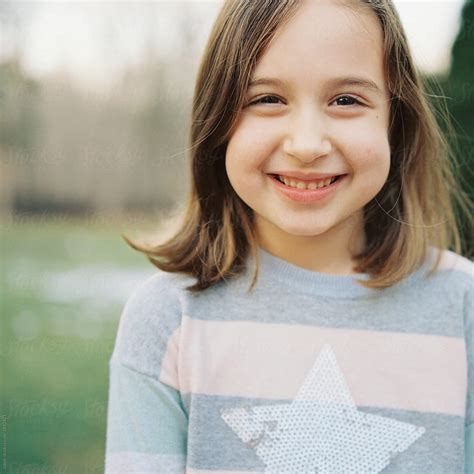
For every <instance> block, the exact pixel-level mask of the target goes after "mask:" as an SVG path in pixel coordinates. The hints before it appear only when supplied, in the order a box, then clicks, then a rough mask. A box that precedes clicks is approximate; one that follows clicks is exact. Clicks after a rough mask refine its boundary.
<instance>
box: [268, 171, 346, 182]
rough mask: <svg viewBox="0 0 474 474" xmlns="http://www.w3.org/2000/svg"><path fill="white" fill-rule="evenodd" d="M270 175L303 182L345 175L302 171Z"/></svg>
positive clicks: (277, 172)
mask: <svg viewBox="0 0 474 474" xmlns="http://www.w3.org/2000/svg"><path fill="white" fill-rule="evenodd" d="M268 174H270V175H272V174H274V175H281V176H288V177H289V178H296V179H299V180H301V181H314V180H317V179H326V178H333V177H334V176H341V175H344V173H303V172H302V171H290V170H287V171H274V172H272V173H268Z"/></svg>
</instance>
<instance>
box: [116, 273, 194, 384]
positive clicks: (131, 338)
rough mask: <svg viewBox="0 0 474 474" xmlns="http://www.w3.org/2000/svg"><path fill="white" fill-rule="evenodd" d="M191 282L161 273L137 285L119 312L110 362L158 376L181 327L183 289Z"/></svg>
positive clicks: (180, 276) (182, 277)
mask: <svg viewBox="0 0 474 474" xmlns="http://www.w3.org/2000/svg"><path fill="white" fill-rule="evenodd" d="M190 283H191V280H190V279H189V277H186V276H183V275H179V274H171V273H167V272H163V271H161V270H158V271H157V272H156V273H155V274H153V275H151V276H150V277H148V278H146V279H145V280H143V281H141V282H139V283H138V284H137V285H136V286H135V288H134V290H133V291H132V292H131V294H130V295H129V297H128V299H127V300H126V302H125V305H124V307H123V309H122V313H121V315H120V320H119V324H118V330H117V335H116V339H115V345H114V350H113V353H112V356H111V358H110V360H111V361H114V362H119V363H122V364H124V365H126V366H128V367H129V368H132V369H134V370H138V371H140V372H143V373H146V374H148V375H152V376H158V375H159V374H158V373H157V372H156V371H157V370H158V368H159V367H160V364H161V362H162V359H163V356H164V355H165V353H166V351H167V350H168V348H169V347H168V346H169V345H170V344H173V341H174V340H175V338H176V332H177V330H179V327H180V324H181V317H182V298H183V287H184V286H188V285H189V284H190Z"/></svg>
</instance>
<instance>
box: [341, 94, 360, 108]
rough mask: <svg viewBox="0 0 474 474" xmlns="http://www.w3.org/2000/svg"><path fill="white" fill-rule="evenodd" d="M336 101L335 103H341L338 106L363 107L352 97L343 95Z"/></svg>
mask: <svg viewBox="0 0 474 474" xmlns="http://www.w3.org/2000/svg"><path fill="white" fill-rule="evenodd" d="M334 101H335V102H338V101H339V103H338V104H337V105H342V106H347V105H356V104H358V105H363V104H362V102H359V101H358V100H357V99H356V98H355V97H352V96H350V95H341V96H339V97H337V98H336V99H335V100H334Z"/></svg>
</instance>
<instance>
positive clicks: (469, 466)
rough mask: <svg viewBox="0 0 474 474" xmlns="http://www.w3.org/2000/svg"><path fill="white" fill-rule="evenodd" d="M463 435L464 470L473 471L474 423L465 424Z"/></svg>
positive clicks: (471, 472) (466, 473) (469, 473)
mask: <svg viewBox="0 0 474 474" xmlns="http://www.w3.org/2000/svg"><path fill="white" fill-rule="evenodd" d="M464 433H465V435H464V472H465V474H473V473H474V423H471V424H469V425H467V426H466V430H465V432H464Z"/></svg>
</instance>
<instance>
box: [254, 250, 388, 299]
mask: <svg viewBox="0 0 474 474" xmlns="http://www.w3.org/2000/svg"><path fill="white" fill-rule="evenodd" d="M258 254H259V261H260V268H259V275H258V280H259V281H260V279H261V281H262V283H263V284H264V285H265V282H267V280H273V281H279V282H281V283H284V284H285V287H286V288H292V289H294V290H296V291H302V292H304V293H311V294H318V295H322V296H329V297H337V298H361V297H374V296H376V295H380V294H381V293H382V292H386V291H387V290H390V288H386V289H383V290H377V289H374V288H366V287H364V286H362V285H361V284H359V283H357V280H362V281H367V280H370V275H369V274H368V273H356V274H352V275H333V274H329V273H322V272H318V271H314V270H309V269H306V268H303V267H300V266H298V265H295V264H293V263H290V262H288V261H286V260H283V259H282V258H280V257H277V256H275V255H273V254H271V253H269V252H267V251H266V250H264V249H263V248H262V247H260V246H258ZM249 259H250V266H249V267H248V270H247V271H249V272H251V273H250V275H253V271H254V260H253V256H252V255H251V254H250V257H249ZM257 285H258V282H257ZM395 286H396V285H395ZM392 288H393V287H392Z"/></svg>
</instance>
